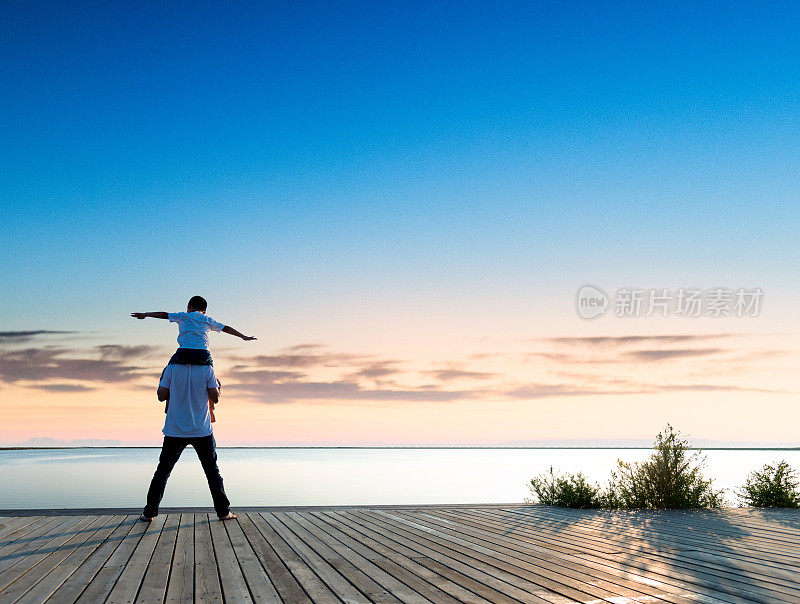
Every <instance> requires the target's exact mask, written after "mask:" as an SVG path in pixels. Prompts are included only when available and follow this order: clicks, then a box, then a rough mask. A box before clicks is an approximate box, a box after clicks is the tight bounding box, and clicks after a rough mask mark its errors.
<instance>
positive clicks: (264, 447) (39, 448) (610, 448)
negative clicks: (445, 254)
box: [0, 445, 800, 451]
mask: <svg viewBox="0 0 800 604" xmlns="http://www.w3.org/2000/svg"><path fill="white" fill-rule="evenodd" d="M160 448H161V446H160V445H148V446H72V447H66V446H64V447H0V451H63V450H77V449H81V450H82V449H160ZM652 448H653V447H652V446H651V447H630V446H628V447H624V446H618V447H598V446H593V447H565V446H552V447H502V446H490V445H486V446H465V447H443V446H398V447H375V446H372V447H369V446H335V445H333V446H321V445H315V446H247V447H217V449H254V450H255V449H366V450H504V451H513V450H520V451H536V450H546V451H550V450H573V451H576V450H587V451H590V450H612V449H613V450H630V451H649V450H652ZM689 450H691V451H800V447H689Z"/></svg>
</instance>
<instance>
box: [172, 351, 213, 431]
mask: <svg viewBox="0 0 800 604" xmlns="http://www.w3.org/2000/svg"><path fill="white" fill-rule="evenodd" d="M158 385H159V386H162V387H163V388H169V407H167V418H166V420H164V430H163V431H162V432H163V433H164V436H177V437H180V438H192V437H197V436H208V435H209V434H211V433H212V432H213V430H212V429H211V414H210V413H209V410H208V389H209V388H216V387H217V386H218V385H219V384H218V382H217V376H216V374H215V373H214V366H213V365H167V367H166V369H164V375H163V376H162V377H161V381H160V382H159V384H158Z"/></svg>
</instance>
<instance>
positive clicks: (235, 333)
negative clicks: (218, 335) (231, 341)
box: [222, 325, 257, 340]
mask: <svg viewBox="0 0 800 604" xmlns="http://www.w3.org/2000/svg"><path fill="white" fill-rule="evenodd" d="M222 331H223V333H229V334H231V335H232V336H236V337H237V338H242V339H243V340H256V339H257V338H256V337H255V336H246V335H244V334H243V333H240V332H238V331H236V330H235V329H234V328H233V327H231V326H230V325H226V326H225V327H223V328H222Z"/></svg>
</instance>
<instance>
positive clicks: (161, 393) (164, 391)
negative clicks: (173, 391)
mask: <svg viewBox="0 0 800 604" xmlns="http://www.w3.org/2000/svg"><path fill="white" fill-rule="evenodd" d="M156 395H158V400H160V401H161V402H162V403H163V402H164V401H168V400H169V388H164V386H159V387H158V390H157V391H156Z"/></svg>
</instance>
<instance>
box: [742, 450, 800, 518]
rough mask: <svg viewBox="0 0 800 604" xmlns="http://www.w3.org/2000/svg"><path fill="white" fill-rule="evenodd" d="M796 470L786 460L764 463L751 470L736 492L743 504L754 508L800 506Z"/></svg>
mask: <svg viewBox="0 0 800 604" xmlns="http://www.w3.org/2000/svg"><path fill="white" fill-rule="evenodd" d="M798 484H800V483H799V482H798V479H797V472H796V471H795V470H794V469H793V468H792V467H791V466H790V465H789V464H788V463H786V461H781V462H779V463H778V464H777V465H774V466H772V465H769V464H766V465H765V466H764V467H763V468H761V469H760V470H757V471H755V472H751V473H750V474H749V475H748V476H747V481H746V482H745V483H744V485H743V486H742V488H741V490H740V491H738V492H737V493H736V494H737V496H738V497H739V500H740V501H741V502H742V503H743V504H744V505H748V506H752V507H756V508H797V507H800V491H799V490H798Z"/></svg>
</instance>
